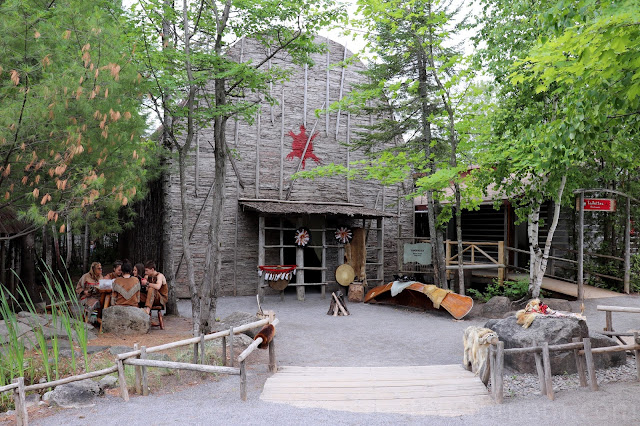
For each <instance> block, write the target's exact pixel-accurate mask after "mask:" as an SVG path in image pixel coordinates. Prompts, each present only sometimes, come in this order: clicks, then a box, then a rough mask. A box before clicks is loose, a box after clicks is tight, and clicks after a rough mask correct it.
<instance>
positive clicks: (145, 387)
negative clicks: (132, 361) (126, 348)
mask: <svg viewBox="0 0 640 426" xmlns="http://www.w3.org/2000/svg"><path fill="white" fill-rule="evenodd" d="M140 359H147V347H146V346H143V347H142V348H140ZM148 395H149V376H148V374H147V367H145V366H142V396H148Z"/></svg>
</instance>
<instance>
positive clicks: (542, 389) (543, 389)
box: [533, 341, 547, 395]
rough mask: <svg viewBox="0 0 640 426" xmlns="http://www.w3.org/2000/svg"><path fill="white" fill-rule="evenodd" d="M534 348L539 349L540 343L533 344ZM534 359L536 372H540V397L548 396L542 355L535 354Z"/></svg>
mask: <svg viewBox="0 0 640 426" xmlns="http://www.w3.org/2000/svg"><path fill="white" fill-rule="evenodd" d="M533 346H534V347H537V346H538V342H535V341H534V342H533ZM533 358H534V359H535V361H536V371H537V372H538V380H540V395H546V394H547V381H546V380H545V378H544V368H543V367H542V355H540V354H539V353H538V352H537V351H536V352H534V353H533Z"/></svg>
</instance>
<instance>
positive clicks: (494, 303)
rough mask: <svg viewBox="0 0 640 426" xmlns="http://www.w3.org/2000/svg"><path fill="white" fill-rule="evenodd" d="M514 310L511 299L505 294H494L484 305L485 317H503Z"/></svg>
mask: <svg viewBox="0 0 640 426" xmlns="http://www.w3.org/2000/svg"><path fill="white" fill-rule="evenodd" d="M512 310H513V307H512V303H511V299H509V298H508V297H505V296H494V297H492V298H491V299H489V300H488V301H487V303H485V304H484V305H483V306H482V316H484V317H485V318H503V317H504V314H506V313H507V312H511V311H512Z"/></svg>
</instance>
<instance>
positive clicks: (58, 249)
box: [51, 224, 62, 271]
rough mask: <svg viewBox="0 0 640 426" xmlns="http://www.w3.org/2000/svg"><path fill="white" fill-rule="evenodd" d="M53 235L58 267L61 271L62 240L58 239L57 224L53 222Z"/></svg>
mask: <svg viewBox="0 0 640 426" xmlns="http://www.w3.org/2000/svg"><path fill="white" fill-rule="evenodd" d="M51 236H52V237H53V249H54V252H55V262H56V269H57V270H58V271H60V270H61V269H62V265H61V264H60V241H59V240H58V234H57V233H56V228H55V225H53V224H51Z"/></svg>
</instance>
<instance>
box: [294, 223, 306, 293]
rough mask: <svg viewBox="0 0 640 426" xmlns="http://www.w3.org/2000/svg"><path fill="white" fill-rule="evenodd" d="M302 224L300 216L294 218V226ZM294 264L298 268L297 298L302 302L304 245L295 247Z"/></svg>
mask: <svg viewBox="0 0 640 426" xmlns="http://www.w3.org/2000/svg"><path fill="white" fill-rule="evenodd" d="M301 226H302V218H301V217H299V218H297V219H296V227H298V228H299V227H301ZM296 265H298V270H297V271H296V277H297V278H296V293H297V295H298V300H299V301H301V302H304V269H303V268H304V247H296Z"/></svg>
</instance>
